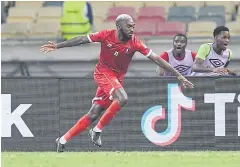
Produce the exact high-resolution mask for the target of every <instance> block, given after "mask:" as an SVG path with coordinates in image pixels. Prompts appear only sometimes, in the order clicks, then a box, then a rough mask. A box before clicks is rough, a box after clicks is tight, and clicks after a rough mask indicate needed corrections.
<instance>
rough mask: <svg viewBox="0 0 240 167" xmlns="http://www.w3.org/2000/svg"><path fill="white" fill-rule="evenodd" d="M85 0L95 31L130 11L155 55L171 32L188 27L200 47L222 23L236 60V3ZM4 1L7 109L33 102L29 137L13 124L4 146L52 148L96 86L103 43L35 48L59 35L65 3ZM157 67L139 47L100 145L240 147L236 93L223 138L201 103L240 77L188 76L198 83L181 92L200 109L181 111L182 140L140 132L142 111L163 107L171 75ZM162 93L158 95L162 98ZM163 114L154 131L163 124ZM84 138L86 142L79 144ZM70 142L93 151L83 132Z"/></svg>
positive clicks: (239, 40) (191, 43) (239, 35)
mask: <svg viewBox="0 0 240 167" xmlns="http://www.w3.org/2000/svg"><path fill="white" fill-rule="evenodd" d="M89 3H90V4H91V7H92V13H93V27H92V32H96V31H98V30H101V29H105V28H114V22H113V19H114V18H115V17H116V16H117V15H118V14H120V13H122V12H123V11H124V13H129V14H130V15H132V16H133V17H134V18H135V20H136V34H137V35H139V36H140V38H141V39H142V40H143V41H144V42H145V43H146V45H148V46H149V47H150V48H152V49H153V50H154V51H155V52H156V53H158V54H160V53H161V52H163V51H165V50H168V49H169V48H171V47H172V38H173V36H174V35H175V34H176V33H186V35H187V36H188V38H189V40H188V48H189V49H192V50H194V51H197V49H198V48H199V46H200V44H202V43H206V42H211V41H212V39H213V37H212V36H213V35H212V32H213V29H214V28H215V27H216V26H217V25H226V26H228V27H229V29H230V33H231V42H230V46H229V47H230V48H231V49H232V50H233V60H232V62H231V64H230V66H231V67H232V68H237V67H238V66H239V65H238V64H239V62H240V55H239V54H238V53H239V52H240V48H239V44H240V25H239V23H240V12H239V10H238V5H239V2H231V1H226V2H221V1H219V2H207V1H202V2H198V1H194V3H192V2H174V1H173V2H169V1H168V2H149V1H148V2H144V1H142V2H117V1H116V2H89ZM184 6H185V7H184ZM2 7H5V9H4V10H2V12H3V11H6V12H7V13H5V14H6V17H5V19H4V18H3V17H2V20H5V22H2V25H1V28H2V29H1V42H2V45H1V47H2V52H1V55H2V57H1V61H2V69H1V70H2V73H1V75H2V88H1V89H2V94H11V95H12V101H11V107H12V110H14V109H15V108H16V107H17V106H18V105H20V104H22V103H31V104H33V107H32V108H30V109H29V110H28V111H27V112H26V113H25V114H24V116H23V119H24V121H26V123H27V125H29V126H30V129H31V130H33V132H34V134H35V135H36V137H35V138H34V139H32V138H23V137H22V135H21V134H20V133H19V131H18V130H17V128H16V127H14V126H13V127H12V137H11V138H8V137H7V138H2V148H3V149H4V150H12V151H41V150H45V151H46V150H47V151H49V150H50V151H53V150H54V146H53V143H52V141H53V140H54V139H55V137H57V135H61V134H63V133H64V132H65V131H66V130H67V129H69V128H70V127H71V125H72V124H73V123H74V122H75V121H76V120H77V119H78V118H79V116H80V115H83V113H85V112H86V111H87V110H88V108H89V106H90V100H91V98H92V97H93V95H94V91H95V89H93V87H94V86H93V85H94V82H93V79H92V73H93V69H94V66H95V64H96V62H97V59H98V53H99V49H100V47H99V46H100V45H99V44H89V45H86V46H78V47H74V48H64V49H61V50H57V51H56V52H54V53H50V54H49V55H43V54H42V53H40V51H39V48H40V46H41V45H43V44H45V43H46V42H47V41H49V40H51V41H62V40H63V38H62V36H61V24H60V20H61V11H62V7H63V3H62V2H60V1H58V2H56V1H55V2H51V1H46V2H41V1H34V2H21V1H17V2H13V1H7V2H2ZM2 9H3V8H2ZM2 16H4V14H3V13H2ZM150 25H151V26H150ZM155 69H156V65H154V64H153V63H152V62H150V61H149V60H147V59H146V58H144V57H143V56H141V55H140V54H136V55H135V57H134V60H133V61H132V64H131V66H130V70H129V72H128V73H127V77H128V78H127V80H126V90H127V91H128V92H129V95H130V96H131V98H130V104H129V105H128V106H126V108H125V109H124V111H123V112H121V113H120V114H119V116H118V117H117V118H116V120H115V123H116V126H114V129H117V131H114V130H113V129H111V127H107V128H109V129H107V131H106V133H105V134H106V138H105V141H106V143H107V146H106V147H104V148H102V150H134V149H135V150H160V149H161V150H175V149H179V150H195V149H198V150H201V149H211V150H218V149H220V150H239V147H237V146H236V145H238V143H239V142H240V139H239V136H238V134H237V121H238V120H237V118H238V117H237V115H236V110H237V107H238V106H239V105H238V104H239V103H238V101H237V96H236V98H235V100H234V104H232V105H230V104H229V105H228V111H227V112H228V116H227V117H226V120H227V127H226V130H227V134H226V137H219V138H217V137H215V136H214V107H213V105H210V104H204V102H203V96H204V93H213V92H214V90H215V92H222V90H224V89H225V87H224V83H226V82H228V84H229V86H228V89H227V90H226V91H225V92H224V93H232V92H236V93H239V90H238V87H237V86H235V85H238V84H239V79H238V78H236V80H235V79H232V80H231V79H224V78H223V79H220V80H218V81H215V80H213V79H209V78H208V79H206V80H203V79H202V78H200V79H193V80H194V81H195V82H194V83H195V84H196V86H197V88H196V89H194V91H193V92H191V91H188V90H186V91H184V92H183V93H184V94H185V95H186V96H191V97H193V98H194V99H195V100H196V101H198V104H197V106H198V110H197V111H200V112H197V114H195V115H194V114H192V113H190V114H189V112H185V111H184V112H183V115H182V117H183V124H184V126H183V129H182V134H181V136H180V138H179V140H178V141H177V142H176V143H174V144H173V145H171V146H169V147H165V148H160V147H157V146H155V145H153V144H152V143H150V142H149V141H148V140H147V139H146V138H144V136H143V134H142V133H141V129H140V119H141V117H142V114H143V113H144V112H145V110H146V109H147V108H149V107H150V106H152V105H158V104H159V102H160V103H161V104H162V105H163V106H167V100H168V97H167V83H171V82H176V80H174V79H170V78H161V79H160V78H151V77H154V76H156V74H155ZM22 76H24V78H22ZM19 77H20V78H19ZM34 77H38V78H34ZM44 77H48V78H47V79H46V78H44ZM135 77H138V78H135ZM59 78H60V79H59ZM64 78H65V79H64ZM203 81H204V82H203ZM203 83H204V84H203ZM216 83H217V84H216ZM214 84H216V85H214ZM149 85H150V86H149ZM94 88H95V87H94ZM140 88H142V89H140ZM86 90H88V91H86ZM159 94H161V95H163V96H160V97H159ZM237 95H238V94H237ZM141 97H144V98H141ZM159 98H160V101H159ZM136 104H137V105H136ZM135 113H138V114H136V115H135ZM61 117H62V118H63V119H60V118H61ZM60 120H61V121H60ZM191 120H194V121H191ZM165 121H166V120H165ZM165 121H163V122H162V124H161V125H164V126H163V127H159V128H160V129H159V130H163V129H164V128H165V127H166V122H165ZM60 125H61V126H60ZM129 126H131V127H132V129H129ZM60 127H61V128H60ZM161 128H163V129H161ZM53 129H54V130H53ZM136 139H139V142H136ZM117 140H119V141H120V142H121V144H120V145H116V141H117ZM83 143H84V146H82V145H81V144H83ZM79 146H81V147H79ZM69 149H70V150H73V151H82V150H85V151H89V149H90V150H94V151H95V150H97V149H96V148H94V147H93V146H92V144H91V143H90V142H89V139H88V138H87V136H86V134H85V133H84V135H83V136H79V137H77V138H75V139H74V140H73V142H72V143H70V145H69Z"/></svg>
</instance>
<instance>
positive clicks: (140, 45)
mask: <svg viewBox="0 0 240 167" xmlns="http://www.w3.org/2000/svg"><path fill="white" fill-rule="evenodd" d="M134 47H135V49H136V50H137V51H138V52H140V53H141V54H143V55H144V56H146V57H148V56H150V55H151V53H152V50H151V49H149V48H148V47H147V46H146V45H145V44H144V43H143V42H142V41H141V40H140V39H138V38H136V37H135V40H134Z"/></svg>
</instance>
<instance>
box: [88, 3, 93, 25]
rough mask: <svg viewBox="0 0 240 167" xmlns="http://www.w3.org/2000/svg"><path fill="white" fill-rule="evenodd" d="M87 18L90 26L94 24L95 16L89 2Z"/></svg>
mask: <svg viewBox="0 0 240 167" xmlns="http://www.w3.org/2000/svg"><path fill="white" fill-rule="evenodd" d="M87 10H88V12H87V17H88V19H89V22H90V24H91V25H92V24H93V14H92V7H91V4H90V3H89V2H87Z"/></svg>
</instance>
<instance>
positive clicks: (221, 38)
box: [215, 31, 230, 50]
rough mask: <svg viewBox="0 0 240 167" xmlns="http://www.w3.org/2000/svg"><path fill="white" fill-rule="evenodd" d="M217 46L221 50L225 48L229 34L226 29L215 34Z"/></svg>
mask: <svg viewBox="0 0 240 167" xmlns="http://www.w3.org/2000/svg"><path fill="white" fill-rule="evenodd" d="M215 39H216V43H217V47H218V48H221V49H222V50H226V49H227V46H228V44H229V40H230V34H229V32H228V31H222V32H221V33H220V34H219V35H217V36H216V38H215Z"/></svg>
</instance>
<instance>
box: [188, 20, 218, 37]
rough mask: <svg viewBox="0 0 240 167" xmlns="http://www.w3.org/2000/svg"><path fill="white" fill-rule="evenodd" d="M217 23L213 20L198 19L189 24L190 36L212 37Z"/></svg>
mask: <svg viewBox="0 0 240 167" xmlns="http://www.w3.org/2000/svg"><path fill="white" fill-rule="evenodd" d="M216 26H217V25H216V23H215V22H211V21H196V22H191V23H189V25H188V36H191V37H212V36H213V30H214V29H215V28H216Z"/></svg>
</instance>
